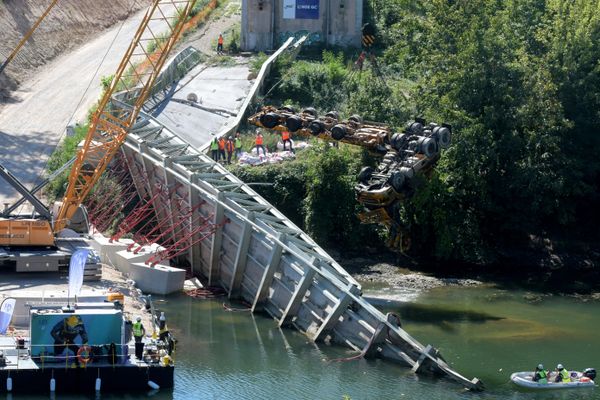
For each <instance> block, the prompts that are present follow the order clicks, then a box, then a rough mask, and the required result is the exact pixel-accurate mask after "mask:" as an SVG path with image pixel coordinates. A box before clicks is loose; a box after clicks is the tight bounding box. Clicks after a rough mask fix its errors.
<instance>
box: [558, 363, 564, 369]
mask: <svg viewBox="0 0 600 400" xmlns="http://www.w3.org/2000/svg"><path fill="white" fill-rule="evenodd" d="M556 369H564V367H563V365H562V364H558V365H557V366H556Z"/></svg>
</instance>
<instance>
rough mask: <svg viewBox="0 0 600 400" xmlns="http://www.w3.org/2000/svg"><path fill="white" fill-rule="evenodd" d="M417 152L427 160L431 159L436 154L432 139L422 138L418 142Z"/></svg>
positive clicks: (436, 150)
mask: <svg viewBox="0 0 600 400" xmlns="http://www.w3.org/2000/svg"><path fill="white" fill-rule="evenodd" d="M418 152H419V153H422V154H424V155H425V157H427V158H430V157H433V156H434V155H435V154H436V153H437V152H438V148H437V143H436V142H435V140H434V139H432V138H429V137H422V138H420V139H419V141H418Z"/></svg>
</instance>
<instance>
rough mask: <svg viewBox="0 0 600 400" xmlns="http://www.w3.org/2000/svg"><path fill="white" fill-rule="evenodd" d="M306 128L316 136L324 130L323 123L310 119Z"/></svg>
mask: <svg viewBox="0 0 600 400" xmlns="http://www.w3.org/2000/svg"><path fill="white" fill-rule="evenodd" d="M308 129H310V133H311V134H312V135H313V136H317V135H318V134H319V133H322V132H325V124H324V123H323V122H322V121H312V122H311V123H310V124H309V125H308Z"/></svg>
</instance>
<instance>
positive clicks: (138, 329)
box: [132, 316, 146, 360]
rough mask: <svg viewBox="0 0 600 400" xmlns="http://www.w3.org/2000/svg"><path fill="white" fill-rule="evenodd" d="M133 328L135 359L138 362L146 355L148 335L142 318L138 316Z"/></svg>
mask: <svg viewBox="0 0 600 400" xmlns="http://www.w3.org/2000/svg"><path fill="white" fill-rule="evenodd" d="M132 328H133V338H134V339H135V358H137V359H138V360H141V359H142V356H143V355H144V341H143V339H144V336H145V335H146V329H145V328H144V325H143V324H142V317H140V316H138V317H136V318H135V323H134V324H133V326H132Z"/></svg>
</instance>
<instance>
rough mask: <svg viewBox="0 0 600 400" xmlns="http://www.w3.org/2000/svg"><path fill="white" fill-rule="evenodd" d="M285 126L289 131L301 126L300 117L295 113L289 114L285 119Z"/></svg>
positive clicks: (294, 130)
mask: <svg viewBox="0 0 600 400" xmlns="http://www.w3.org/2000/svg"><path fill="white" fill-rule="evenodd" d="M285 126H287V128H288V129H289V130H290V132H296V131H297V130H298V129H300V128H302V118H300V117H299V116H297V115H291V116H289V117H288V118H287V119H286V120H285Z"/></svg>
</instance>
